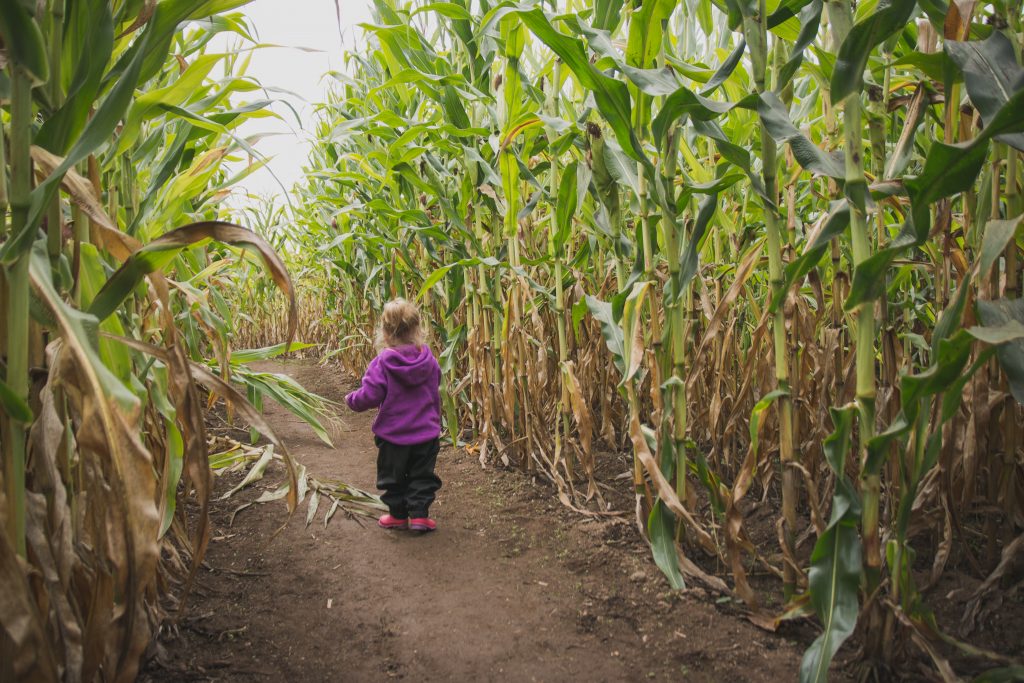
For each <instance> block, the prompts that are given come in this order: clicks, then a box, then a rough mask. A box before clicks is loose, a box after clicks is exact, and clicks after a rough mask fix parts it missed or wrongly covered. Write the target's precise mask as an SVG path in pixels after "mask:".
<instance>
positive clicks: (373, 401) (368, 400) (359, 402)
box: [345, 358, 388, 413]
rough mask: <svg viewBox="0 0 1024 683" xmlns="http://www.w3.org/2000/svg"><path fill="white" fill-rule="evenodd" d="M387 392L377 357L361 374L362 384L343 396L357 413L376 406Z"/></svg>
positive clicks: (386, 383) (385, 379) (386, 384)
mask: <svg viewBox="0 0 1024 683" xmlns="http://www.w3.org/2000/svg"><path fill="white" fill-rule="evenodd" d="M387 393H388V382H387V378H386V377H385V376H384V370H383V369H382V368H381V367H380V363H379V362H378V359H377V358H374V359H373V360H372V361H370V365H369V366H368V367H367V368H366V374H365V375H363V381H362V386H360V387H359V388H358V389H357V390H355V391H353V392H352V393H351V394H349V395H348V396H346V397H345V403H347V404H348V407H349V408H351V409H352V410H354V411H356V412H357V413H361V412H363V411H364V410H369V409H370V408H378V407H380V404H381V403H383V402H384V397H385V396H386V395H387Z"/></svg>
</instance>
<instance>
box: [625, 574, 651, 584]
mask: <svg viewBox="0 0 1024 683" xmlns="http://www.w3.org/2000/svg"><path fill="white" fill-rule="evenodd" d="M646 578H647V574H645V573H643V572H633V573H632V574H630V575H629V580H630V581H633V582H635V583H640V582H641V581H643V580H644V579H646Z"/></svg>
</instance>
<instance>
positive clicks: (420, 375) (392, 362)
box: [345, 345, 441, 446]
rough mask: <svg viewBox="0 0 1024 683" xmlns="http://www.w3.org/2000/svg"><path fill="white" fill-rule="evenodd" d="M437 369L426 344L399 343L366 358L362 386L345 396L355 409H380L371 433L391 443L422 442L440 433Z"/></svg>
mask: <svg viewBox="0 0 1024 683" xmlns="http://www.w3.org/2000/svg"><path fill="white" fill-rule="evenodd" d="M440 384H441V368H440V366H439V365H438V364H437V360H436V359H435V358H434V354H433V353H431V351H430V349H429V348H428V347H427V346H425V345H424V346H422V347H419V348H417V347H416V346H399V347H395V348H388V349H384V350H383V351H381V352H380V353H379V354H378V355H377V357H376V358H374V359H373V360H372V361H370V365H369V367H367V368H366V374H365V375H363V382H362V386H361V387H360V388H359V389H357V390H356V391H353V392H352V393H351V394H349V395H348V396H346V397H345V402H346V403H348V407H349V408H351V409H352V410H355V411H356V412H363V411H364V410H369V409H370V408H378V407H379V408H380V412H378V413H377V418H376V419H375V420H374V421H373V427H372V429H373V433H374V434H376V435H377V436H379V437H380V438H382V439H384V440H385V441H390V442H391V443H394V444H399V445H402V446H407V445H410V444H417V443H424V442H426V441H431V440H433V439H436V438H438V437H439V436H440V435H441V395H440V393H439V392H438V387H439V386H440Z"/></svg>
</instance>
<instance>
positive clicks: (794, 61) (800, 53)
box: [768, 0, 823, 92]
mask: <svg viewBox="0 0 1024 683" xmlns="http://www.w3.org/2000/svg"><path fill="white" fill-rule="evenodd" d="M822 7H823V3H822V0H811V2H809V3H807V5H806V6H805V7H803V8H802V9H801V10H800V35H799V36H798V37H797V39H796V42H795V43H793V47H792V49H791V50H790V51H789V59H787V60H786V63H785V64H783V65H782V68H781V69H779V74H778V76H777V77H776V80H775V90H776V92H782V90H784V89H785V87H786V86H787V85H789V82H790V81H791V80H792V79H793V75H794V74H796V71H797V69H799V68H800V64H801V63H803V61H804V50H806V49H807V47H808V46H809V45H810V44H811V43H812V42H814V38H815V37H816V36H817V35H818V28H819V26H820V25H821V10H822ZM777 13H778V12H777V11H776V12H775V13H773V14H772V17H774V16H775V14H777ZM768 24H769V26H771V17H769V18H768Z"/></svg>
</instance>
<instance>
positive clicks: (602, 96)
mask: <svg viewBox="0 0 1024 683" xmlns="http://www.w3.org/2000/svg"><path fill="white" fill-rule="evenodd" d="M512 12H514V13H516V14H517V15H518V16H519V17H520V19H522V21H523V23H524V24H525V25H526V26H527V28H529V29H530V31H531V32H533V34H534V35H535V36H536V37H537V38H538V39H539V40H540V41H541V42H543V43H544V44H545V45H547V46H548V47H549V48H551V50H552V51H553V52H554V53H555V54H557V55H558V57H559V58H560V59H561V60H562V63H563V64H565V65H566V66H567V67H568V68H569V70H570V71H572V73H573V75H575V76H576V78H577V79H578V80H579V81H580V84H581V85H583V86H584V87H586V88H589V89H590V90H591V91H593V96H594V101H595V102H596V103H597V107H598V110H599V111H600V112H601V115H602V116H603V117H604V118H605V120H607V121H608V124H609V125H610V126H611V127H612V130H613V131H614V132H615V137H616V139H617V140H618V141H619V145H620V146H621V147H622V148H623V150H625V152H626V154H628V155H629V156H631V157H633V158H634V159H635V160H637V161H646V162H647V163H648V164H649V163H650V162H649V161H647V158H646V155H645V154H644V152H643V147H642V145H641V144H640V141H639V140H638V139H637V138H636V135H635V134H634V131H633V128H632V119H633V114H632V103H631V99H630V95H629V89H628V88H627V87H626V84H625V83H623V82H622V81H619V80H616V79H614V78H611V77H609V76H607V75H606V74H604V73H602V72H601V71H600V70H599V69H598V68H597V67H595V66H594V65H593V64H591V62H590V59H589V57H588V56H587V51H586V49H585V48H584V46H583V43H582V42H581V41H580V40H578V39H576V38H573V37H571V36H567V35H565V34H564V33H561V32H559V31H557V30H556V29H555V28H554V26H552V25H551V23H550V21H549V20H548V18H547V16H546V15H545V14H544V12H543V10H541V9H540V8H538V7H529V6H527V5H523V4H520V5H514V6H504V7H498V8H496V9H495V10H492V11H491V12H490V13H489V14H488V15H487V16H485V17H484V19H483V21H482V22H481V31H486V30H488V28H489V27H490V26H491V25H493V24H494V23H495V22H496V21H499V20H500V19H501V18H502V17H504V16H505V15H506V14H509V13H512Z"/></svg>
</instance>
